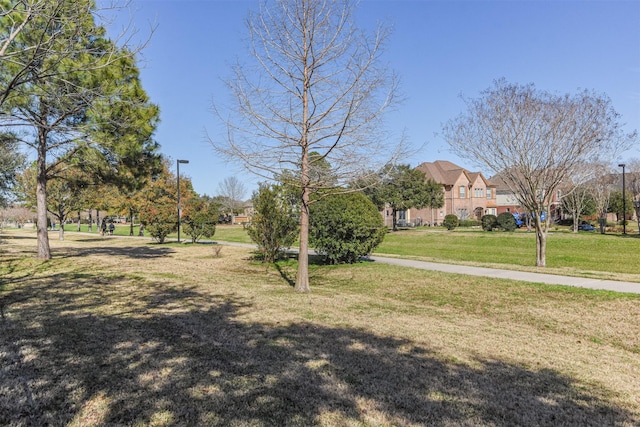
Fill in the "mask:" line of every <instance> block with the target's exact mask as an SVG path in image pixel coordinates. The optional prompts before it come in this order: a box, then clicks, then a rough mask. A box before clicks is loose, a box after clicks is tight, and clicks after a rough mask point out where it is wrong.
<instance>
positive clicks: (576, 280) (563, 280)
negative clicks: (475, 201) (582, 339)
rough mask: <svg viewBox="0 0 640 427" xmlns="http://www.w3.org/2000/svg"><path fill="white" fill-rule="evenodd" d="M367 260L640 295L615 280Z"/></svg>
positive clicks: (636, 285)
mask: <svg viewBox="0 0 640 427" xmlns="http://www.w3.org/2000/svg"><path fill="white" fill-rule="evenodd" d="M368 259H370V260H372V261H374V262H380V263H384V264H392V265H399V266H402V267H412V268H419V269H423V270H433V271H442V272H444V273H455V274H467V275H470V276H484V277H496V278H499V279H511V280H522V281H524V282H532V283H545V284H549V285H564V286H577V287H581V288H589V289H601V290H608V291H615V292H627V293H633V294H640V283H634V282H618V281H617V280H601V279H589V278H584V277H572V276H559V275H555V274H545V273H531V272H526V271H515V270H500V269H497V268H487V267H473V266H468V265H454V264H439V263H435V262H427V261H415V260H408V259H400V258H387V257H381V256H370V257H368Z"/></svg>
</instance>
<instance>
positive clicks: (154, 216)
mask: <svg viewBox="0 0 640 427" xmlns="http://www.w3.org/2000/svg"><path fill="white" fill-rule="evenodd" d="M177 192H178V190H177V178H176V176H175V175H174V174H173V173H172V172H171V165H170V163H169V161H168V160H165V161H164V162H163V163H162V173H160V174H159V175H158V176H157V177H155V179H154V180H153V181H152V182H151V183H150V184H149V186H148V187H147V188H145V190H144V192H143V194H142V195H141V197H142V199H143V200H145V203H144V204H143V205H142V206H141V208H140V223H141V224H142V225H143V226H144V228H145V229H146V230H147V232H148V233H149V234H151V236H152V237H153V238H154V239H156V240H157V241H158V243H164V241H165V239H166V237H167V236H168V235H169V234H170V233H173V232H174V231H177V230H178V206H177V203H178V197H177ZM180 193H181V195H182V196H181V202H182V203H184V204H188V203H189V200H190V199H191V198H192V197H194V192H193V188H192V186H191V181H190V180H189V179H188V178H181V180H180Z"/></svg>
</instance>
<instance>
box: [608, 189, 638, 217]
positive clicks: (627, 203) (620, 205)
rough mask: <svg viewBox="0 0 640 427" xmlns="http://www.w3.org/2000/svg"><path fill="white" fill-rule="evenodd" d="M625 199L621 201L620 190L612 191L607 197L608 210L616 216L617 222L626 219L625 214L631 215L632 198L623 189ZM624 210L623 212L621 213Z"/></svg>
mask: <svg viewBox="0 0 640 427" xmlns="http://www.w3.org/2000/svg"><path fill="white" fill-rule="evenodd" d="M625 196H626V197H625V198H626V200H624V201H623V197H622V191H612V192H611V197H610V199H609V207H608V211H609V212H611V213H615V214H616V217H617V218H618V222H620V223H621V224H622V222H621V221H626V218H627V216H629V215H633V211H634V208H633V199H632V197H633V196H632V195H631V194H629V192H628V191H625ZM625 208H626V210H625ZM623 211H624V213H623Z"/></svg>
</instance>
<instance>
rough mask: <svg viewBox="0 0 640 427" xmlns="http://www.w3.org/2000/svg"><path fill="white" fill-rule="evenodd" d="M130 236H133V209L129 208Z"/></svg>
mask: <svg viewBox="0 0 640 427" xmlns="http://www.w3.org/2000/svg"><path fill="white" fill-rule="evenodd" d="M129 221H130V223H129V236H133V209H131V208H129Z"/></svg>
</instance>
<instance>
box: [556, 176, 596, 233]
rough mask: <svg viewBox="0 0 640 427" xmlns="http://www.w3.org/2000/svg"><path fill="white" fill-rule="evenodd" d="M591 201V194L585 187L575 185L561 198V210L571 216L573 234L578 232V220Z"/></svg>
mask: <svg viewBox="0 0 640 427" xmlns="http://www.w3.org/2000/svg"><path fill="white" fill-rule="evenodd" d="M590 201H591V194H590V192H589V189H588V188H587V186H586V185H583V184H581V185H577V186H575V187H574V188H572V189H571V191H570V192H569V193H568V194H566V195H564V196H563V197H562V198H561V202H562V210H563V211H565V212H568V213H570V214H571V218H572V220H573V227H572V228H573V232H574V233H577V232H578V225H580V219H581V217H582V215H584V214H585V210H586V209H587V208H588V206H589V202H590Z"/></svg>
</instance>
